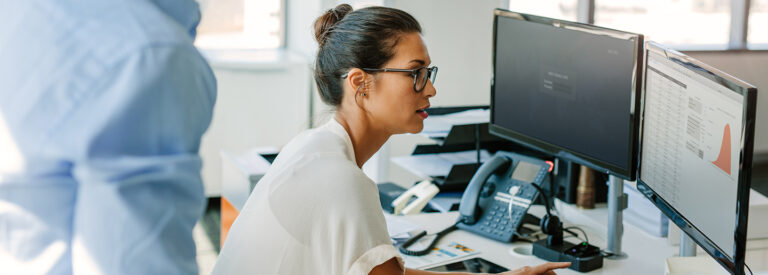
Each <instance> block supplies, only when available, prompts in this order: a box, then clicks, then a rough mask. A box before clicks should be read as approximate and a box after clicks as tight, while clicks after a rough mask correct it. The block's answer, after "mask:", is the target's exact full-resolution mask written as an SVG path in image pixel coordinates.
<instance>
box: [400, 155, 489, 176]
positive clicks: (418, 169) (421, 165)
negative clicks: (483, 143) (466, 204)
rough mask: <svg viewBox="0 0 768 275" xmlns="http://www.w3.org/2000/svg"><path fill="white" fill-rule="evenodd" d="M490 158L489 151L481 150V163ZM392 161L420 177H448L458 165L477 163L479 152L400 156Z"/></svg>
mask: <svg viewBox="0 0 768 275" xmlns="http://www.w3.org/2000/svg"><path fill="white" fill-rule="evenodd" d="M490 157H491V154H490V153H488V151H487V150H480V162H485V161H486V160H488V159H489V158H490ZM392 161H393V162H394V163H395V164H397V165H400V167H403V168H405V169H407V170H408V171H410V172H411V173H413V174H415V175H417V176H420V177H432V176H446V175H448V172H450V171H451V167H453V166H454V165H456V164H469V163H476V162H477V151H475V150H471V151H461V152H453V153H439V154H418V155H410V156H400V157H394V158H392Z"/></svg>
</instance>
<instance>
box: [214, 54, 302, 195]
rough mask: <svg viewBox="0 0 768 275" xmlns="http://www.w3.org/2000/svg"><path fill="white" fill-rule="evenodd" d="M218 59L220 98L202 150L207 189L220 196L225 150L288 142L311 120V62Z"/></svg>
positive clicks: (287, 59)
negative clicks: (242, 62)
mask: <svg viewBox="0 0 768 275" xmlns="http://www.w3.org/2000/svg"><path fill="white" fill-rule="evenodd" d="M239 59H247V58H242V57H241V58H239ZM212 63H213V64H212V67H213V68H214V73H215V75H216V80H217V82H218V98H217V100H216V106H215V107H214V113H213V121H212V122H211V126H210V128H209V129H208V131H207V132H206V133H205V135H204V136H203V140H202V145H201V148H200V155H201V157H202V159H203V170H202V177H203V182H204V185H205V193H206V195H207V196H219V195H221V158H220V157H219V152H221V150H226V151H228V152H231V153H241V152H244V151H245V150H247V149H249V148H252V147H257V146H278V147H279V146H283V145H285V143H287V142H288V141H289V140H290V139H291V138H292V137H293V136H295V135H296V134H298V133H299V132H300V131H301V130H304V129H306V128H307V127H308V126H309V85H310V71H309V64H308V63H306V62H302V60H301V59H294V60H291V59H290V58H287V57H280V58H278V59H276V60H267V61H266V62H263V63H260V62H257V61H253V62H250V63H249V64H246V65H243V66H235V65H233V64H217V62H212Z"/></svg>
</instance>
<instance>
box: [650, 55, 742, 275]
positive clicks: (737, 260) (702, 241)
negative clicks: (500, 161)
mask: <svg viewBox="0 0 768 275" xmlns="http://www.w3.org/2000/svg"><path fill="white" fill-rule="evenodd" d="M645 49H646V53H645V62H647V61H648V60H647V59H648V56H650V53H652V52H653V53H657V54H660V55H661V56H663V57H665V58H666V59H668V60H671V61H673V62H675V63H677V64H680V65H681V66H683V67H685V68H687V69H689V70H690V71H692V72H695V73H697V74H698V75H701V76H704V77H705V78H708V79H710V80H713V81H715V82H717V83H719V84H722V85H723V86H725V87H726V88H728V89H729V90H731V91H733V92H736V93H739V94H741V95H743V96H744V102H743V103H744V111H743V113H742V125H743V128H742V130H741V133H740V134H741V136H740V140H741V142H740V143H741V148H739V149H740V154H739V161H740V162H739V163H740V164H739V179H738V189H737V199H736V226H735V228H734V250H733V251H734V254H733V257H731V256H730V255H728V253H726V252H725V251H723V249H721V248H720V247H718V246H717V245H716V244H715V243H714V242H713V241H712V240H710V239H709V238H708V237H707V236H706V235H705V234H704V233H702V232H701V231H700V230H699V229H697V228H696V227H695V226H694V225H693V223H691V222H690V221H689V220H688V219H686V218H685V216H683V215H682V214H681V213H680V212H679V211H677V209H675V208H674V207H672V205H670V204H669V203H667V201H666V200H664V199H663V198H662V197H661V196H659V195H658V194H657V193H656V191H654V190H653V188H651V187H650V186H649V185H648V184H647V183H646V182H645V181H644V180H643V179H642V174H641V173H640V172H641V171H642V169H641V168H642V167H641V166H642V161H641V160H642V159H641V158H642V142H643V139H642V134H643V128H642V124H643V122H644V120H643V116H644V110H645V108H644V107H645V92H646V91H645V84H646V83H645V82H643V91H642V98H641V103H642V107H643V108H641V110H640V117H641V123H640V132H639V133H640V135H639V137H640V152H639V154H638V175H637V189H638V191H640V192H641V193H643V194H644V195H645V196H646V197H647V198H648V199H649V200H650V201H651V202H652V203H653V204H655V205H656V207H657V208H659V210H661V212H663V213H664V214H665V215H666V216H667V217H669V219H670V220H671V221H672V222H674V223H675V224H676V225H677V226H678V227H680V229H681V230H682V231H683V232H685V233H686V234H688V236H690V237H691V238H692V239H693V240H694V241H695V242H696V243H697V244H698V245H699V246H701V247H702V248H703V249H704V251H706V252H707V253H708V254H709V255H710V256H712V257H713V258H714V259H715V260H716V261H717V262H718V263H720V265H722V266H723V267H724V268H725V269H726V270H728V271H729V272H731V273H733V274H744V259H745V256H746V255H745V254H746V239H747V218H748V211H749V189H750V185H751V182H750V181H751V173H752V169H751V167H752V153H753V148H754V131H755V113H756V102H757V88H755V87H754V86H752V85H750V84H748V83H746V82H744V81H742V80H740V79H738V78H735V77H733V76H731V75H729V74H727V73H724V72H722V71H720V70H718V69H716V68H713V67H711V66H709V65H707V64H705V63H703V62H701V61H698V60H696V59H694V58H691V57H689V56H687V55H685V54H682V53H680V52H677V51H674V50H672V49H669V48H667V47H665V46H663V45H661V44H658V43H654V42H650V41H649V42H647V43H646V46H645ZM646 64H647V63H646ZM646 67H647V66H646ZM646 70H647V68H646ZM644 73H647V71H646V72H644ZM745 168H746V169H745Z"/></svg>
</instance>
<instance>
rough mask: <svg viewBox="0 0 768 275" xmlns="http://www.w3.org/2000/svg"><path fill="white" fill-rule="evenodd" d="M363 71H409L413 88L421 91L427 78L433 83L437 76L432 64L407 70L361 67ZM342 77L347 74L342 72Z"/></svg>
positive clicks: (435, 67)
mask: <svg viewBox="0 0 768 275" xmlns="http://www.w3.org/2000/svg"><path fill="white" fill-rule="evenodd" d="M362 70H363V71H366V72H385V73H388V72H400V73H410V74H411V76H412V77H413V90H414V91H416V92H417V93H418V92H421V91H422V90H424V87H426V86H427V80H432V84H434V83H435V79H436V78H437V66H432V67H431V68H427V67H421V68H418V69H413V70H407V69H390V68H383V69H370V68H363V69H362ZM341 77H342V78H346V77H347V74H344V75H342V76H341Z"/></svg>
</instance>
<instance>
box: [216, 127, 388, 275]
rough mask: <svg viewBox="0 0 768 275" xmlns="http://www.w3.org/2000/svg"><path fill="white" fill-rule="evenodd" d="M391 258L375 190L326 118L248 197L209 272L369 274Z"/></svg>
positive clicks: (340, 130) (340, 131) (286, 151)
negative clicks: (214, 264) (326, 121)
mask: <svg viewBox="0 0 768 275" xmlns="http://www.w3.org/2000/svg"><path fill="white" fill-rule="evenodd" d="M392 258H397V260H398V262H399V264H400V266H401V268H402V266H403V260H402V258H400V254H399V253H398V252H397V250H396V249H395V247H394V246H392V243H391V241H390V239H389V234H388V233H387V227H386V223H385V222H384V215H383V213H382V210H381V205H380V202H379V195H378V188H377V187H376V184H375V183H374V182H373V181H372V180H371V179H370V178H368V177H367V176H366V175H365V174H364V173H363V171H362V170H360V168H359V167H357V164H356V162H355V154H354V150H353V148H352V141H351V140H350V138H349V135H348V134H347V131H346V130H345V129H344V127H343V126H341V124H339V123H338V122H337V121H336V120H335V119H331V120H330V121H329V122H328V123H326V124H325V125H323V126H321V127H318V128H315V129H311V130H307V131H304V132H302V133H301V134H299V135H298V136H296V137H295V138H294V139H293V140H291V142H289V143H288V145H286V146H285V147H284V148H283V149H282V151H281V153H280V154H279V155H278V156H277V159H275V162H274V163H273V164H272V167H271V168H270V170H269V171H267V174H266V175H265V176H264V178H262V179H261V180H260V181H259V183H258V184H256V188H255V189H254V190H253V193H252V194H251V195H250V197H249V198H248V201H247V202H246V204H245V206H244V207H243V210H242V211H241V212H240V214H239V215H238V217H237V219H236V220H235V222H234V224H233V225H232V228H231V230H230V231H229V234H228V236H227V240H226V243H225V244H224V247H223V248H222V250H221V253H220V254H219V259H218V262H217V263H216V266H215V267H214V270H213V274H368V273H369V272H370V271H371V270H372V269H373V268H374V267H376V266H378V265H380V264H382V263H384V262H386V261H388V260H390V259H392Z"/></svg>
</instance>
